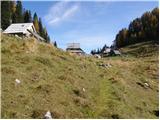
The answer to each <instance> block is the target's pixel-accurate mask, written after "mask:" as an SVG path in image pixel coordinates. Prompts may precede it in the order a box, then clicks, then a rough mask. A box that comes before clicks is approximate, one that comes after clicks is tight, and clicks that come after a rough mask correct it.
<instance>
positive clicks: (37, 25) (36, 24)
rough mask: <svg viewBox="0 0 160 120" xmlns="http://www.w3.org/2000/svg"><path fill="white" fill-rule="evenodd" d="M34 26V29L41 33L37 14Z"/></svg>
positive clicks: (34, 18)
mask: <svg viewBox="0 0 160 120" xmlns="http://www.w3.org/2000/svg"><path fill="white" fill-rule="evenodd" d="M33 24H34V27H35V29H36V31H37V33H39V23H38V16H37V13H34V16H33Z"/></svg>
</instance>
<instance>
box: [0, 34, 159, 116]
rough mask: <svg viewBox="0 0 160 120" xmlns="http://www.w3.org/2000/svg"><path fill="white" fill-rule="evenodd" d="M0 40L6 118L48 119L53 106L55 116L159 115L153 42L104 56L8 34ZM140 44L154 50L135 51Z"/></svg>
mask: <svg viewBox="0 0 160 120" xmlns="http://www.w3.org/2000/svg"><path fill="white" fill-rule="evenodd" d="M1 45H2V46H1V51H2V56H1V64H2V65H1V72H2V73H1V74H2V76H1V77H2V118H43V116H44V114H45V113H46V112H47V111H48V110H50V111H51V113H52V116H53V118H158V117H157V115H156V113H157V110H158V104H159V103H158V92H159V88H158V82H159V81H158V47H157V46H153V45H152V44H151V43H147V45H143V44H137V46H136V47H134V48H132V52H131V51H130V52H128V54H127V50H129V47H126V48H123V49H122V51H123V52H124V53H125V55H124V56H122V57H109V58H105V59H95V58H92V57H79V56H74V55H70V54H68V53H66V52H63V51H61V50H58V49H56V48H54V47H53V46H52V45H47V44H45V43H39V42H36V41H35V40H34V39H29V40H27V39H24V40H21V39H18V38H15V37H14V36H7V35H2V40H1ZM149 46H151V47H149ZM140 47H145V49H147V50H148V48H149V49H152V55H151V54H150V53H149V52H148V53H149V55H147V52H145V54H143V55H145V56H137V55H135V54H133V53H135V51H134V50H135V49H139V48H140ZM130 50H131V49H130ZM133 51H134V52H133ZM100 63H103V64H105V63H110V64H111V65H112V67H110V68H104V67H102V66H99V64H100ZM15 79H19V80H21V83H20V84H19V85H16V84H15ZM145 83H147V84H149V87H147V86H145ZM83 88H84V89H85V91H83Z"/></svg>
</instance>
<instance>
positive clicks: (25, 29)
mask: <svg viewBox="0 0 160 120" xmlns="http://www.w3.org/2000/svg"><path fill="white" fill-rule="evenodd" d="M3 33H5V34H13V35H18V36H19V37H31V36H34V37H35V38H36V39H37V40H40V41H44V38H42V37H41V36H40V35H38V33H37V32H36V29H35V27H34V25H33V23H14V24H11V25H10V26H8V28H7V29H6V30H4V31H3Z"/></svg>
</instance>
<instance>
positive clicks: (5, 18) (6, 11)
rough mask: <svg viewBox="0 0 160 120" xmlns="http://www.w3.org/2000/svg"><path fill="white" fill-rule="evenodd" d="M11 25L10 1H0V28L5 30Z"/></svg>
mask: <svg viewBox="0 0 160 120" xmlns="http://www.w3.org/2000/svg"><path fill="white" fill-rule="evenodd" d="M10 24H11V12H10V1H1V26H2V29H3V30H5V29H6V28H7V27H8V26H9V25H10Z"/></svg>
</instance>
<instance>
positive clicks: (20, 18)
mask: <svg viewBox="0 0 160 120" xmlns="http://www.w3.org/2000/svg"><path fill="white" fill-rule="evenodd" d="M15 16H16V23H22V22H23V7H22V2H21V1H17V5H16V11H15Z"/></svg>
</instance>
